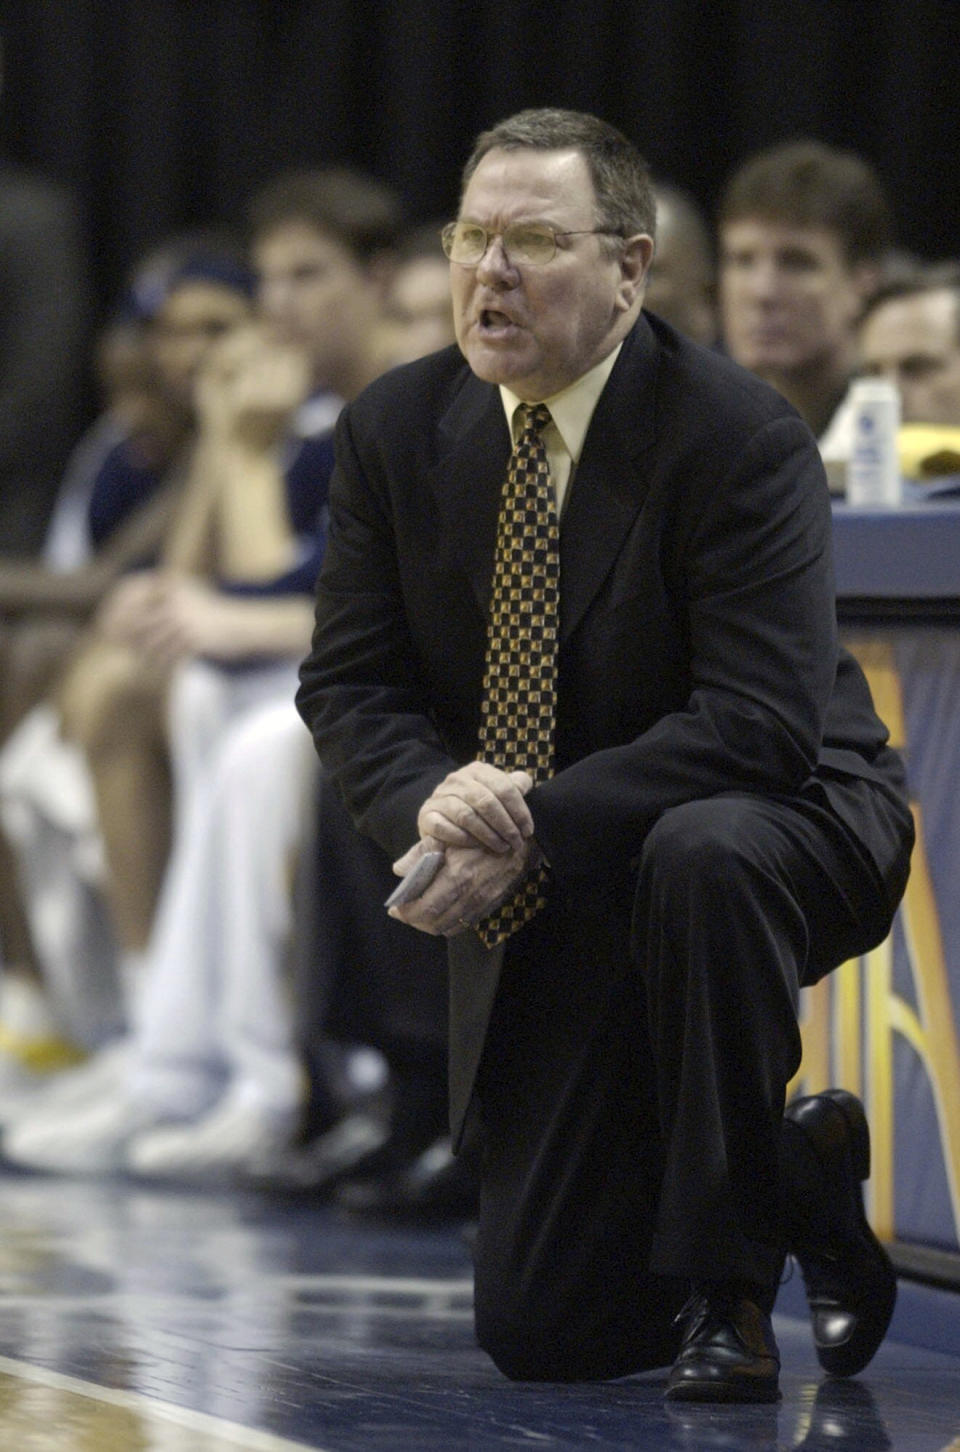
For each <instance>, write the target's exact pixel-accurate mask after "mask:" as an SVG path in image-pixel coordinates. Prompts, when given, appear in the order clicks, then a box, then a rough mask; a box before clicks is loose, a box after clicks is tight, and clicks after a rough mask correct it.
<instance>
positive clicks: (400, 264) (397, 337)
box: [377, 223, 455, 369]
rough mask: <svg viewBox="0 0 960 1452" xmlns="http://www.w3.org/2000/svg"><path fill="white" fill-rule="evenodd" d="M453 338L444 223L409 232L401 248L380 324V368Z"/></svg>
mask: <svg viewBox="0 0 960 1452" xmlns="http://www.w3.org/2000/svg"><path fill="white" fill-rule="evenodd" d="M454 341H455V334H454V331H453V306H452V304H451V301H450V266H449V263H448V262H447V259H446V257H445V255H444V251H443V248H442V247H441V245H440V224H439V223H435V224H429V223H428V224H426V225H424V226H422V227H417V228H416V229H415V230H414V231H412V232H408V233H407V234H406V235H405V237H404V238H403V239H402V241H401V243H400V246H399V247H398V249H397V258H396V264H395V267H394V269H393V272H392V274H391V277H390V281H389V284H388V286H387V291H386V296H385V298H384V303H383V313H382V318H381V322H380V326H379V329H378V345H377V346H378V358H379V362H380V365H381V368H382V369H387V368H393V367H396V365H397V364H399V363H410V362H412V361H413V359H415V358H422V357H424V355H425V354H427V353H435V352H436V351H437V350H438V349H440V348H446V347H448V346H449V345H450V344H451V343H453V342H454Z"/></svg>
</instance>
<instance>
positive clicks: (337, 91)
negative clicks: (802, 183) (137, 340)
mask: <svg viewBox="0 0 960 1452" xmlns="http://www.w3.org/2000/svg"><path fill="white" fill-rule="evenodd" d="M0 29H2V33H3V35H4V38H5V89H4V94H3V97H2V102H0V142H2V150H3V151H4V153H5V154H6V156H7V157H8V158H9V159H11V160H14V161H19V162H22V163H25V164H28V165H30V166H32V167H35V168H37V169H39V170H41V171H43V172H45V173H47V174H48V175H50V176H53V177H55V178H58V179H60V180H62V181H64V182H66V183H68V184H69V185H71V186H72V187H73V189H74V191H75V194H76V196H77V198H78V200H79V203H80V205H81V208H82V215H83V222H84V227H85V233H86V236H87V238H88V241H89V246H90V256H91V267H92V273H93V278H94V283H95V287H96V291H97V295H98V298H99V300H100V302H101V305H103V304H105V302H106V300H107V299H109V298H111V297H112V296H113V294H114V292H115V290H116V288H117V287H118V285H119V280H120V278H121V276H122V273H123V271H124V270H125V268H126V267H127V266H128V265H129V264H130V262H131V261H132V260H133V259H134V258H135V257H136V256H137V254H138V253H139V252H141V251H142V250H143V249H145V248H146V247H147V246H149V245H151V244H153V243H154V242H155V241H157V240H158V239H160V238H161V237H163V236H164V235H165V234H166V233H168V232H170V231H173V230H175V229H179V228H182V227H184V226H188V225H194V224H199V223H206V222H210V221H227V222H236V221H238V220H239V218H240V216H241V215H242V207H243V202H244V199H245V197H246V196H247V194H248V192H249V191H250V190H251V188H252V187H254V186H255V185H257V184H259V183H260V182H261V181H263V180H264V179H265V178H266V177H267V176H269V175H271V174H272V173H274V172H276V171H277V170H280V169H283V168H285V167H288V166H291V165H295V164H303V163H306V164H314V163H328V162H348V163H352V164H356V165H360V166H363V167H365V168H367V169H368V170H370V171H373V172H374V173H376V174H378V175H380V176H381V177H383V178H385V179H388V180H390V181H392V182H394V183H396V184H397V185H398V186H399V187H400V189H401V191H402V193H403V196H404V198H405V200H406V203H407V206H408V208H409V211H410V214H411V218H412V220H421V219H424V218H427V217H430V218H432V217H434V216H435V215H447V214H449V213H451V211H452V210H453V209H454V207H455V205H456V195H457V178H458V172H459V168H460V165H461V163H462V161H463V159H464V157H465V155H466V152H467V150H468V148H469V144H470V142H471V140H472V138H473V136H474V134H475V133H476V131H477V130H479V129H480V128H481V127H483V126H485V125H488V124H490V123H491V122H493V121H496V120H499V119H501V118H502V117H503V116H505V115H508V114H510V113H511V112H512V111H515V110H517V109H519V108H520V107H522V106H526V105H546V104H558V105H564V106H572V107H576V108H580V109H584V110H592V111H596V112H597V113H599V114H601V115H603V116H604V117H605V118H606V119H608V120H609V121H612V122H613V123H614V124H616V125H618V126H620V127H621V128H622V129H623V130H624V131H625V132H626V133H627V134H628V135H630V136H631V137H632V138H633V139H634V140H635V141H636V142H637V143H638V144H639V146H640V148H641V150H642V151H644V153H645V154H646V156H647V157H648V159H649V160H650V162H651V164H652V165H653V167H654V170H655V172H656V173H657V174H658V175H659V176H660V177H662V178H664V179H671V180H673V181H677V182H680V183H682V184H684V185H686V186H688V187H689V188H690V189H691V190H692V191H693V193H694V194H695V195H696V197H697V198H698V199H699V200H700V202H701V203H702V204H703V205H704V206H705V207H706V208H707V209H708V210H709V209H712V207H713V205H714V203H715V200H716V198H717V195H718V192H719V189H720V186H721V184H722V181H723V178H724V177H725V176H726V175H727V173H728V172H729V170H730V168H731V167H732V166H734V165H735V164H736V163H737V162H739V161H740V160H741V159H742V158H743V157H745V156H746V155H747V154H749V153H750V152H752V151H754V150H756V149H758V148H759V147H762V146H765V145H767V144H769V143H771V142H774V141H777V140H781V139H785V138H788V137H795V136H800V135H810V136H815V137H819V138H821V139H823V140H825V141H828V142H832V143H835V144H840V145H843V146H849V147H852V148H855V149H857V150H859V151H861V152H862V153H863V154H865V155H866V156H867V157H869V158H870V159H871V160H872V161H873V162H874V163H875V164H876V166H877V167H878V168H879V171H880V173H881V175H882V177H883V178H884V180H885V182H886V183H887V185H888V187H889V189H890V191H891V193H892V196H893V200H894V205H895V210H896V213H897V216H898V220H899V225H900V231H901V241H902V244H903V245H904V246H905V247H906V248H908V249H910V250H911V251H914V252H917V253H919V254H920V255H921V256H925V257H929V258H937V259H939V258H945V257H949V256H956V255H960V115H958V112H960V0H766V3H763V0H759V3H757V0H739V3H738V0H715V3H711V0H633V3H624V0H619V3H617V0H592V3H591V0H555V3H552V4H547V3H540V4H538V3H534V0H512V3H511V0H489V3H487V0H463V3H462V0H446V3H440V0H7V3H5V4H2V5H0Z"/></svg>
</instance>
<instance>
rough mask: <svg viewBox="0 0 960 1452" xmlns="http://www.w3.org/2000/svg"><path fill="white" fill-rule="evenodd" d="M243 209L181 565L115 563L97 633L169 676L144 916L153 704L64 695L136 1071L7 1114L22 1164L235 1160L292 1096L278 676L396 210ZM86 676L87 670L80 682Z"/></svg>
mask: <svg viewBox="0 0 960 1452" xmlns="http://www.w3.org/2000/svg"><path fill="white" fill-rule="evenodd" d="M251 217H252V244H251V256H252V259H253V261H254V264H255V266H256V268H257V271H258V274H259V298H260V308H261V317H262V321H261V325H260V327H259V329H258V330H255V331H254V330H248V331H243V332H239V333H237V334H236V335H235V336H234V337H232V338H230V339H228V340H227V341H226V342H225V343H224V344H222V345H220V346H219V347H218V348H217V350H216V351H215V353H214V354H213V355H212V356H211V359H210V361H209V365H208V366H207V367H206V368H205V370H204V375H203V378H202V380H201V386H200V389H199V393H198V398H199V400H200V407H201V415H202V428H201V437H200V440H199V444H198V449H197V462H196V468H195V473H194V479H193V483H192V488H191V494H190V498H189V500H188V504H189V506H190V507H189V509H188V510H187V511H185V512H184V518H185V520H186V524H184V520H181V530H180V538H179V540H178V541H177V545H176V547H172V548H171V562H173V563H176V564H177V566H178V568H177V569H176V570H161V571H157V572H153V573H152V574H149V573H148V574H147V575H145V576H140V577H138V578H136V579H134V580H132V581H131V582H130V584H129V587H128V589H127V590H126V592H125V598H124V599H123V600H122V601H121V602H119V603H118V602H108V609H107V610H106V611H105V612H102V623H101V635H102V636H105V637H106V639H107V644H108V645H110V646H113V647H116V646H118V645H125V646H126V647H127V657H126V660H127V666H129V665H130V663H131V656H132V653H133V651H135V652H136V655H134V656H133V659H136V660H139V662H140V663H141V670H140V671H139V672H138V681H137V685H138V688H139V687H142V684H143V675H144V670H143V668H142V662H144V661H145V662H146V663H147V681H148V685H150V686H151V687H152V688H153V690H154V692H155V698H156V699H160V700H165V699H167V698H168V691H167V689H166V685H167V681H168V679H169V682H170V690H169V714H168V717H167V732H168V734H167V735H166V736H165V738H164V740H165V743H166V744H167V745H168V747H169V751H170V753H171V757H172V765H173V781H174V804H175V816H174V844H173V853H172V856H171V860H170V864H169V868H168V870H167V873H166V877H165V882H164V887H163V894H162V899H161V904H160V910H159V913H158V915H157V919H156V923H155V924H154V929H153V933H152V936H149V935H148V932H146V931H145V929H147V928H148V927H149V923H148V922H147V921H146V918H147V915H148V912H149V916H150V917H151V918H152V908H153V902H152V901H151V900H150V895H149V894H148V893H145V892H144V891H143V885H144V884H143V882H142V881H141V882H138V881H137V880H136V879H135V878H134V877H131V875H130V872H129V867H130V861H129V851H127V852H126V853H125V852H124V851H123V850H119V849H122V842H123V841H126V842H127V843H129V842H130V837H131V835H132V834H134V833H135V832H136V831H137V830H140V831H142V825H143V821H144V819H145V813H144V811H143V806H144V793H143V791H142V789H141V790H140V791H139V792H138V790H137V785H138V784H137V782H136V779H135V777H131V776H130V775H129V774H128V775H127V777H126V779H125V783H124V785H125V792H124V794H123V800H122V801H120V802H114V813H113V820H114V828H113V831H114V835H115V837H116V846H115V849H114V850H111V846H110V830H109V829H108V813H107V811H106V810H105V801H104V795H103V786H104V785H105V784H107V783H108V782H109V781H110V780H111V779H112V780H113V783H114V784H116V782H117V770H116V767H117V759H118V754H122V753H123V752H125V751H126V752H128V751H129V748H130V744H131V742H133V744H134V747H136V745H137V742H138V740H139V743H140V746H141V747H143V746H144V745H146V746H149V745H150V744H151V741H152V740H153V738H154V731H153V724H151V725H150V726H148V727H147V728H145V726H144V717H143V711H142V707H141V703H140V702H139V700H138V699H137V694H136V691H131V690H130V689H129V687H128V684H127V683H126V682H122V683H121V684H122V685H123V690H122V691H121V693H120V694H121V697H122V699H120V700H118V697H117V694H116V692H111V693H109V694H107V695H106V696H104V694H103V691H102V690H101V691H100V693H99V699H97V700H96V706H97V709H96V711H95V712H94V713H92V720H91V713H89V712H88V714H87V716H86V717H85V715H84V712H85V710H86V709H87V702H86V701H85V700H84V699H82V698H83V695H84V692H89V691H90V690H91V681H90V675H89V671H87V672H86V673H85V680H84V683H83V689H82V690H81V693H80V694H81V703H80V709H79V710H73V711H71V710H70V709H66V710H65V714H66V717H67V721H68V724H72V725H73V726H74V728H75V729H77V731H78V735H79V737H80V739H81V740H82V741H83V744H84V747H85V749H86V752H87V755H88V758H89V760H90V763H91V766H92V768H93V775H94V780H95V782H97V784H98V799H99V801H100V815H101V824H102V827H103V830H104V837H105V843H106V846H107V855H108V860H109V863H110V877H111V879H113V897H114V901H115V903H116V902H117V901H118V900H119V895H118V892H117V887H118V885H121V886H122V887H123V889H124V891H125V893H126V897H127V902H128V906H132V907H135V908H136V911H137V913H138V914H139V916H138V917H137V918H136V919H135V918H134V917H133V915H132V914H131V915H130V916H128V917H127V918H126V920H125V922H126V931H124V921H122V920H121V918H120V916H119V914H118V915H117V927H118V931H119V932H120V934H121V943H122V946H123V947H124V949H125V950H126V957H127V959H128V962H129V963H130V964H131V967H132V968H133V969H134V971H136V966H137V960H138V959H140V973H139V975H138V976H142V977H144V978H145V985H144V987H143V990H142V994H141V997H140V1011H139V1013H135V1015H134V1019H135V1030H136V1032H135V1039H134V1043H133V1046H132V1049H131V1053H130V1064H129V1074H128V1073H127V1072H126V1069H124V1077H123V1079H122V1081H121V1082H120V1084H119V1085H118V1082H117V1079H116V1076H114V1077H113V1078H112V1079H110V1076H107V1080H108V1083H109V1087H108V1088H105V1086H104V1079H103V1078H101V1079H100V1081H99V1087H98V1089H97V1092H96V1093H95V1094H93V1095H90V1096H87V1098H86V1100H85V1102H84V1104H83V1106H82V1107H81V1108H78V1110H77V1112H76V1113H75V1114H73V1115H71V1116H68V1117H67V1118H64V1116H63V1114H62V1112H61V1110H60V1109H57V1110H56V1111H55V1112H53V1113H52V1114H51V1113H50V1112H45V1111H44V1110H43V1109H38V1110H36V1112H35V1113H34V1114H33V1115H32V1116H28V1117H27V1118H26V1119H24V1120H23V1121H22V1122H21V1123H20V1124H18V1125H17V1126H16V1128H15V1130H14V1131H12V1132H11V1134H10V1136H9V1139H8V1143H7V1150H8V1153H9V1154H10V1155H11V1157H13V1158H15V1159H18V1160H20V1161H21V1162H23V1163H28V1164H33V1165H36V1166H46V1167H50V1168H58V1169H64V1170H70V1169H72V1170H86V1171H96V1170H102V1169H106V1168H110V1167H113V1166H114V1165H116V1164H118V1163H121V1162H122V1163H124V1164H127V1165H128V1166H130V1167H132V1168H136V1169H140V1170H142V1171H148V1172H150V1173H160V1174H163V1173H177V1172H180V1171H183V1170H189V1169H190V1168H193V1169H196V1168H202V1169H206V1170H210V1169H214V1170H216V1169H235V1168H238V1167H239V1166H241V1165H243V1164H245V1163H247V1162H248V1161H249V1160H250V1158H251V1157H252V1156H255V1155H256V1154H257V1153H258V1152H259V1151H260V1149H261V1148H262V1145H263V1142H264V1140H265V1139H266V1140H267V1142H269V1141H271V1140H272V1139H275V1138H276V1137H277V1136H283V1137H288V1136H289V1134H290V1132H291V1129H292V1127H293V1121H294V1120H295V1119H296V1117H297V1116H298V1114H299V1112H300V1110H301V1107H302V1100H303V1084H302V1074H301V1069H300V1060H299V1055H298V1053H297V1050H296V1044H295V1040H294V1033H293V1024H292V1018H291V1012H290V1006H289V1002H288V993H287V988H286V986H285V984H284V976H283V948H284V941H285V938H286V936H287V935H288V933H289V931H290V926H291V920H290V904H289V897H290V892H289V888H290V861H291V856H292V854H293V852H294V851H295V849H296V845H297V840H298V837H299V834H300V830H301V827H302V818H303V803H304V800H306V801H307V802H310V801H311V800H312V790H309V789H308V788H307V786H306V785H305V782H304V776H305V773H306V771H307V768H308V767H309V776H308V777H307V780H308V781H309V780H310V779H311V778H312V774H313V771H314V769H315V768H313V766H312V763H310V761H309V740H308V738H307V737H306V733H304V732H303V730H302V728H301V726H300V723H299V718H298V717H297V715H296V712H295V710H294V707H293V692H294V687H295V682H296V668H297V664H298V662H299V659H300V658H301V656H302V654H303V652H304V650H305V648H306V645H307V642H308V640H309V635H310V629H311V626H312V613H313V612H312V588H313V584H314V580H315V576H316V573H317V569H318V566H319V561H320V556H321V554H322V547H323V540H324V529H325V506H326V487H327V481H328V477H329V472H330V469H331V466H332V440H331V432H330V431H331V429H332V425H333V422H334V420H335V418H336V415H337V412H338V410H339V407H340V405H341V403H342V401H343V399H345V398H348V397H351V396H352V395H353V394H354V393H355V392H356V391H357V390H358V389H359V388H360V387H362V386H363V384H365V383H366V382H367V381H368V380H369V379H370V378H372V377H373V376H374V374H375V372H376V371H377V366H378V364H377V360H376V358H375V352H374V339H375V323H376V321H377V317H378V312H379V307H380V302H381V296H382V286H383V281H384V280H385V278H386V277H387V276H388V272H389V268H388V267H387V261H388V258H387V255H386V253H387V249H388V248H389V246H390V244H391V242H392V241H393V238H394V236H395V235H396V231H397V226H398V212H397V205H396V202H395V200H394V198H393V196H392V194H391V193H390V192H389V191H388V190H387V189H386V188H383V187H381V186H379V184H376V183H374V182H372V181H371V180H370V179H368V178H365V177H362V176H359V175H357V174H355V173H349V172H343V171H337V172H320V173H303V174H296V175H293V176H289V177H284V178H281V179H279V180H278V181H277V182H275V183H273V184H271V185H270V186H269V187H267V188H266V189H264V191H263V192H261V193H260V194H259V196H258V197H256V198H255V199H254V202H253V205H252V208H251ZM101 643H102V642H101ZM151 670H152V672H153V675H152V678H151V676H150V672H151ZM171 671H172V675H171V674H170V673H171ZM102 681H103V674H102V671H101V670H100V669H98V672H97V674H96V676H95V678H94V681H93V683H92V689H93V693H94V695H95V697H96V695H97V682H101V683H102ZM158 686H159V690H158V689H157V688H158ZM74 704H75V703H74ZM107 707H109V710H108V709H106V708H107ZM148 714H149V716H150V720H151V723H155V721H156V713H155V712H150V713H148ZM118 737H119V738H120V740H119V741H118V739H117V738H118ZM145 738H146V739H145ZM265 761H268V762H269V773H265V769H264V763H265ZM265 786H266V791H265V790H264V788H265ZM148 819H149V818H148ZM118 824H119V829H120V830H118V829H117V828H118ZM125 873H126V877H125V876H124V875H125ZM121 1067H123V1066H122V1065H121ZM79 1073H80V1074H81V1075H82V1074H83V1073H84V1071H83V1070H81V1071H79ZM73 1077H75V1076H73ZM88 1081H89V1075H88ZM60 1102H61V1101H60V1100H59V1099H58V1103H60ZM171 1126H177V1130H176V1135H175V1137H174V1139H173V1141H172V1142H171V1140H170V1137H169V1136H170V1135H171V1134H172V1133H173V1129H172V1128H171Z"/></svg>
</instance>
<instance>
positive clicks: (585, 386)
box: [500, 343, 623, 463]
mask: <svg viewBox="0 0 960 1452" xmlns="http://www.w3.org/2000/svg"><path fill="white" fill-rule="evenodd" d="M622 347H623V344H622V343H618V344H617V346H616V347H615V348H614V350H613V352H612V353H608V354H607V356H606V358H602V359H601V360H600V362H599V363H596V364H594V366H593V367H592V368H591V369H590V371H589V372H588V373H584V375H583V377H582V378H578V379H577V381H576V383H571V384H570V385H569V386H568V387H567V388H564V389H561V391H560V392H559V393H555V394H554V395H553V397H552V398H544V399H542V400H539V399H538V400H537V401H538V402H543V403H545V404H546V405H547V407H548V408H549V410H550V417H551V418H552V419H553V422H554V424H555V425H556V427H557V431H558V433H559V434H560V437H561V439H562V440H563V444H564V447H565V449H566V450H567V453H568V454H569V455H570V457H571V459H572V460H573V462H574V463H577V462H578V461H579V458H580V453H581V450H582V449H583V441H584V439H585V438H586V436H587V429H588V428H589V427H590V420H591V419H592V418H593V411H594V409H595V408H596V406H597V403H598V401H599V398H600V395H601V393H602V392H603V390H604V386H605V384H606V382H607V379H608V378H609V377H610V374H611V373H612V372H613V365H614V363H616V361H617V355H618V354H619V352H620V349H621V348H622ZM500 397H501V399H502V401H503V407H504V412H505V413H506V415H507V423H508V425H509V427H510V435H511V438H512V439H513V440H514V442H516V438H517V433H518V430H517V429H516V428H515V426H514V415H515V414H516V411H517V409H518V407H519V406H520V404H521V403H523V402H524V400H523V399H522V398H518V397H517V395H516V394H515V393H514V392H513V391H512V389H509V388H508V387H507V385H506V384H505V383H501V384H500Z"/></svg>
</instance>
